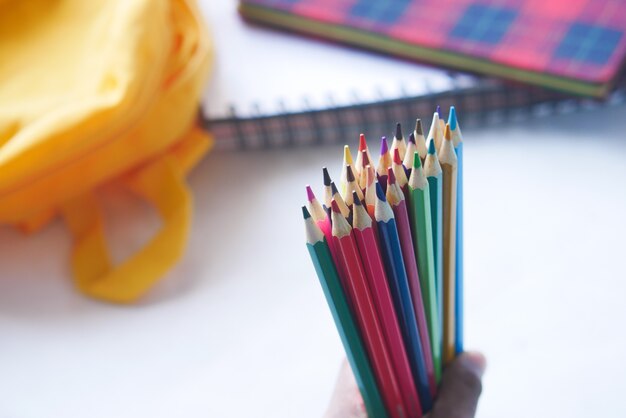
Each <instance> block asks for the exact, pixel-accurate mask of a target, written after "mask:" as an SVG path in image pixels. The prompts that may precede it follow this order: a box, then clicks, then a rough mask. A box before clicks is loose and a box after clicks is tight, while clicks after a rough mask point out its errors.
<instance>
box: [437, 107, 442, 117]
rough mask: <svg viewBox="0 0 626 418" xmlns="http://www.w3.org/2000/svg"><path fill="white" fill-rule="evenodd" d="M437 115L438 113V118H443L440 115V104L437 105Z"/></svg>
mask: <svg viewBox="0 0 626 418" xmlns="http://www.w3.org/2000/svg"><path fill="white" fill-rule="evenodd" d="M436 112H437V115H439V119H443V116H441V106H439V105H437V110H436Z"/></svg>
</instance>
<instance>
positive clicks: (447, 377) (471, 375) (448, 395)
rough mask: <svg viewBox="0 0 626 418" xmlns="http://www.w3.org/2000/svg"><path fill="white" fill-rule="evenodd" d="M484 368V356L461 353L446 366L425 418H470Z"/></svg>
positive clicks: (475, 403)
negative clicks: (437, 393) (433, 400)
mask: <svg viewBox="0 0 626 418" xmlns="http://www.w3.org/2000/svg"><path fill="white" fill-rule="evenodd" d="M486 365H487V361H486V360H485V357H484V356H483V355H482V354H480V353H474V352H467V353H463V354H461V355H460V356H459V357H457V358H456V359H455V360H454V361H453V362H452V363H450V365H449V366H448V367H447V368H446V371H445V372H444V374H443V379H442V381H441V387H440V389H439V395H438V396H437V401H436V402H435V406H434V407H433V410H432V412H431V413H430V415H429V418H473V417H474V414H475V413H476V406H477V405H478V398H479V397H480V393H481V392H482V383H481V378H482V376H483V373H484V372H485V367H486Z"/></svg>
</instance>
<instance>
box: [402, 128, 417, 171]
mask: <svg viewBox="0 0 626 418" xmlns="http://www.w3.org/2000/svg"><path fill="white" fill-rule="evenodd" d="M416 151H417V149H416V146H415V134H414V133H413V132H411V133H410V134H409V140H408V143H407V145H406V153H405V154H404V159H403V160H402V165H403V166H404V170H405V171H406V172H407V176H409V175H410V174H409V173H410V170H411V167H413V153H414V152H416Z"/></svg>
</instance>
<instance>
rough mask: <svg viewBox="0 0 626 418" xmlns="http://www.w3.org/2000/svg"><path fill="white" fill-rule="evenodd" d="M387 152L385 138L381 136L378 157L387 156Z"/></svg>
mask: <svg viewBox="0 0 626 418" xmlns="http://www.w3.org/2000/svg"><path fill="white" fill-rule="evenodd" d="M388 152H389V147H388V146H387V137H386V136H383V137H382V138H380V155H384V154H387V153H388Z"/></svg>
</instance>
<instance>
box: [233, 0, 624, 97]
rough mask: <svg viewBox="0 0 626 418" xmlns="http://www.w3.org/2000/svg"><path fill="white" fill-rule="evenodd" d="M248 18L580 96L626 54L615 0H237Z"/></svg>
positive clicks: (611, 74)
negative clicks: (239, 0)
mask: <svg viewBox="0 0 626 418" xmlns="http://www.w3.org/2000/svg"><path fill="white" fill-rule="evenodd" d="M240 12H241V14H242V15H243V16H244V17H246V18H248V19H250V20H254V21H259V22H263V23H266V24H270V25H274V26H278V27H282V28H285V29H289V30H294V31H298V32H302V33H307V34H310V35H315V36H320V37H324V38H329V39H332V40H337V41H343V42H347V43H351V44H354V45H359V46H363V47H367V48H371V49H375V50H379V51H384V52H387V53H391V54H395V55H399V56H403V57H408V58H413V59H418V60H422V61H430V62H434V63H439V64H444V65H448V66H451V67H456V68H461V69H465V70H470V71H474V72H478V73H486V74H491V75H497V76H501V77H504V78H511V79H515V80H520V81H525V82H531V83H536V84H541V85H544V86H548V87H553V88H556V89H560V90H565V91H569V92H573V93H578V94H589V95H596V96H601V95H604V94H605V93H606V92H607V90H608V88H609V86H610V84H611V83H612V82H613V81H614V78H615V76H616V75H617V74H618V71H619V69H620V67H621V65H622V63H623V61H624V56H625V55H626V36H625V35H624V32H626V2H625V1H622V0H567V1H563V0H485V1H470V0H452V1H446V0H241V6H240Z"/></svg>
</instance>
